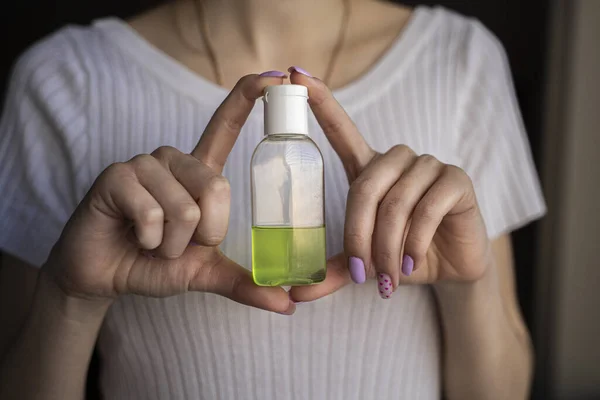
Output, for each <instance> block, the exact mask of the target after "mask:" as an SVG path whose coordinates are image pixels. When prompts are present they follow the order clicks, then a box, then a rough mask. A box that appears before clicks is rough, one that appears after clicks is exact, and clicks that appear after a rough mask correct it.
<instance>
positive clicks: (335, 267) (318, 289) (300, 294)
mask: <svg viewBox="0 0 600 400" xmlns="http://www.w3.org/2000/svg"><path fill="white" fill-rule="evenodd" d="M351 282H352V280H351V279H350V273H349V272H348V268H347V258H346V256H345V255H344V254H343V253H340V254H338V255H336V256H334V257H332V258H331V259H329V260H328V261H327V276H326V277H325V280H324V281H323V282H321V283H320V284H318V285H311V286H295V287H293V288H292V289H291V290H290V297H291V298H292V299H293V300H294V301H296V302H304V301H313V300H317V299H320V298H321V297H325V296H328V295H330V294H332V293H334V292H337V291H338V290H339V289H341V288H342V287H344V286H346V285H348V284H349V283H351Z"/></svg>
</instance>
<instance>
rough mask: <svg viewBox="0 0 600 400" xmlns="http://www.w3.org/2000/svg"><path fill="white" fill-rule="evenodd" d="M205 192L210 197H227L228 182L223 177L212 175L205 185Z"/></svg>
mask: <svg viewBox="0 0 600 400" xmlns="http://www.w3.org/2000/svg"><path fill="white" fill-rule="evenodd" d="M206 190H207V191H208V193H209V194H210V195H214V196H218V197H223V196H229V194H230V192H231V186H230V185H229V181H228V180H227V178H225V177H224V176H223V175H213V176H212V177H210V178H209V180H208V182H207V183H206Z"/></svg>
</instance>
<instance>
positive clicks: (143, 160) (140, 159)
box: [128, 154, 156, 169]
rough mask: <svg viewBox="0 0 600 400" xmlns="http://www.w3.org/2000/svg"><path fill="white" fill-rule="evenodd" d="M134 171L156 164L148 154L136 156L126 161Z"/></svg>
mask: <svg viewBox="0 0 600 400" xmlns="http://www.w3.org/2000/svg"><path fill="white" fill-rule="evenodd" d="M128 163H130V164H131V165H133V167H134V168H135V169H146V168H148V167H150V166H152V165H154V163H156V159H155V158H154V157H152V156H151V155H150V154H138V155H136V156H135V157H133V158H132V159H131V160H129V161H128Z"/></svg>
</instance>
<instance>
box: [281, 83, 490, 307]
mask: <svg viewBox="0 0 600 400" xmlns="http://www.w3.org/2000/svg"><path fill="white" fill-rule="evenodd" d="M291 78H292V81H293V82H295V83H299V84H302V85H306V86H308V88H309V99H310V100H309V102H310V105H311V107H312V110H313V112H314V114H315V116H316V118H317V120H318V121H319V123H320V125H321V127H322V128H323V131H324V132H325V135H326V136H327V138H328V139H329V141H330V143H331V145H332V147H333V148H334V150H335V151H336V152H337V154H338V155H339V157H340V159H341V161H342V163H343V165H344V167H345V170H346V172H347V175H348V179H349V182H350V190H349V193H348V199H347V207H346V221H345V228H344V254H340V255H337V256H335V257H334V258H333V259H331V260H330V261H329V263H328V274H327V279H326V280H325V282H323V283H322V284H321V285H316V286H311V287H296V288H293V289H292V291H291V296H292V298H293V299H294V300H296V301H309V300H314V299H316V298H319V297H322V296H325V295H327V294H329V293H332V292H334V291H336V290H337V289H339V288H341V287H342V286H344V285H346V284H348V283H349V282H350V279H352V280H354V281H355V282H357V283H362V282H364V281H365V279H366V278H375V277H377V278H378V288H379V292H380V294H381V296H382V297H383V298H389V297H390V296H391V294H392V292H393V290H394V289H395V288H396V287H397V286H398V285H399V284H402V283H434V282H438V281H474V280H477V279H478V278H480V277H481V276H482V275H483V274H484V272H485V270H486V268H487V266H488V265H489V263H490V262H491V254H490V242H489V240H488V237H487V233H486V228H485V225H484V222H483V219H482V217H481V214H480V211H479V208H478V205H477V200H476V196H475V192H474V190H473V185H472V183H471V180H470V179H469V177H468V176H467V174H466V173H465V172H464V171H463V170H461V169H460V168H458V167H455V166H452V165H447V164H444V163H442V162H440V161H438V160H437V159H436V158H435V157H433V156H431V155H417V154H415V152H414V151H412V150H411V149H410V148H408V147H407V146H404V145H398V146H395V147H393V148H391V149H389V150H388V151H387V152H386V153H383V154H381V153H377V152H375V151H374V150H373V149H371V148H370V147H369V146H368V144H367V143H366V141H365V140H364V138H363V137H362V136H361V134H360V132H358V130H357V128H356V126H355V125H354V123H353V122H352V121H351V120H350V118H349V117H348V116H347V115H346V113H345V112H344V110H343V109H342V108H341V106H340V105H339V104H338V103H337V101H336V100H335V99H334V98H333V96H332V94H331V92H330V91H329V90H328V89H327V88H326V87H325V85H324V84H323V83H322V82H321V81H319V80H317V79H315V78H309V77H306V76H304V75H302V74H300V73H298V72H295V73H293V74H292V77H291Z"/></svg>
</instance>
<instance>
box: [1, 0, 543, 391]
mask: <svg viewBox="0 0 600 400" xmlns="http://www.w3.org/2000/svg"><path fill="white" fill-rule="evenodd" d="M11 3H12V4H11V5H10V6H9V7H12V9H11V8H9V9H7V10H6V11H5V12H4V13H3V14H2V15H1V16H0V37H2V38H3V39H2V52H1V57H2V59H1V60H0V93H4V89H5V87H6V83H7V79H8V75H9V72H10V69H11V66H12V64H13V62H14V60H15V58H16V57H17V56H18V55H19V54H20V53H21V52H22V51H23V50H24V49H25V48H27V47H28V46H29V45H30V44H32V43H33V42H35V41H36V40H38V39H39V38H41V37H43V36H45V35H47V34H48V33H50V32H52V31H54V30H56V29H58V28H60V27H62V26H63V25H66V24H87V23H89V22H90V21H91V20H93V19H95V18H99V17H102V16H106V15H116V16H119V17H122V18H127V17H128V16H131V15H133V14H135V13H137V12H140V11H142V10H144V9H146V8H149V7H152V6H153V5H154V4H155V3H158V1H156V0H104V1H89V2H83V1H75V0H46V1H40V0H37V1H36V0H34V1H26V2H11ZM402 3H404V4H408V5H417V4H426V5H436V4H439V5H442V6H444V7H447V8H450V9H453V10H456V11H458V12H460V13H462V14H465V15H469V16H473V17H475V18H478V19H480V20H481V21H482V22H483V23H484V24H485V25H486V26H487V27H488V28H490V29H491V30H492V31H493V32H494V33H495V34H496V35H497V36H498V37H499V39H500V40H501V41H502V43H503V44H504V46H505V48H506V50H507V53H508V56H509V59H510V62H511V67H512V72H513V77H514V81H515V86H516V89H517V95H518V99H519V103H520V106H521V110H522V113H523V117H524V120H525V125H526V128H527V132H528V135H529V139H530V143H531V146H532V150H533V154H534V159H535V161H536V164H537V165H538V166H539V165H540V158H541V148H542V140H543V135H542V125H543V124H542V120H543V106H544V91H543V90H544V74H545V69H544V65H545V60H546V51H547V43H548V38H547V33H548V29H547V24H548V17H549V15H548V13H549V8H550V0H529V1H521V0H495V1H481V0H454V1H450V0H448V1H403V2H402ZM536 232H537V224H533V225H530V226H528V227H526V228H524V229H521V230H520V231H518V232H517V233H516V234H515V235H514V236H513V242H514V247H515V257H516V263H517V268H516V270H517V284H518V293H519V299H520V302H521V306H522V309H523V312H524V314H525V319H526V322H527V323H528V325H529V327H530V329H532V330H533V328H534V325H533V313H534V307H535V304H534V303H535V302H534V298H535V295H534V293H535V291H536V287H535V284H536V282H535V276H536V273H535V268H534V267H535V265H536V248H537V239H538V237H537V234H536ZM533 333H534V337H535V336H538V335H536V332H533ZM92 369H93V368H92ZM538 369H539V368H538ZM538 372H539V371H538ZM542 382H543V379H540V376H539V373H538V375H537V379H536V384H535V387H534V396H533V398H545V397H546V396H545V395H544V392H545V385H543V384H542Z"/></svg>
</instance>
